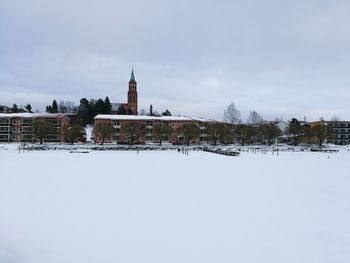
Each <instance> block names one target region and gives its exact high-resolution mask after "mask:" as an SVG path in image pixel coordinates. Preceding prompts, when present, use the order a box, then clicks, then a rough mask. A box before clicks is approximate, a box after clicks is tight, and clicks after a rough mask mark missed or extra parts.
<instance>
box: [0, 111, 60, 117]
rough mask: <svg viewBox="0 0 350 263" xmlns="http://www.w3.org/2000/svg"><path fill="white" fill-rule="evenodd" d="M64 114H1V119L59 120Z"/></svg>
mask: <svg viewBox="0 0 350 263" xmlns="http://www.w3.org/2000/svg"><path fill="white" fill-rule="evenodd" d="M63 115H64V114H63V113H28V112H21V113H0V118H59V117H61V116H63Z"/></svg>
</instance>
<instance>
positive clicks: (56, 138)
mask: <svg viewBox="0 0 350 263" xmlns="http://www.w3.org/2000/svg"><path fill="white" fill-rule="evenodd" d="M37 120H45V121H47V122H48V123H50V124H51V129H50V131H49V132H48V134H47V135H46V136H45V139H44V142H62V141H63V129H62V128H63V127H64V126H65V125H68V123H69V119H68V117H67V116H66V115H65V114H62V113H58V114H49V113H45V114H35V113H3V114H0V142H36V141H37V139H36V136H35V134H34V123H35V121H37Z"/></svg>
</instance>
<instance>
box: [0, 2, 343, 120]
mask: <svg viewBox="0 0 350 263" xmlns="http://www.w3.org/2000/svg"><path fill="white" fill-rule="evenodd" d="M349 14H350V1H349V0H344V1H341V0H332V1H329V0H325V1H323V0H293V1H290V0H288V1H283V0H275V1H273V0H264V1H261V0H240V1H235V0H221V1H220V0H213V1H211V0H174V1H167V0H147V1H146V0H144V1H142V0H128V1H126V0H125V1H119V0H26V1H23V0H0V104H5V105H12V104H13V103H17V104H19V105H21V104H26V103H31V104H32V105H33V108H34V109H40V110H44V106H45V105H47V104H50V103H51V102H52V100H53V99H56V100H73V101H75V102H76V104H78V103H79V100H80V98H82V97H86V98H88V99H90V98H99V97H103V98H104V97H105V96H109V98H110V100H111V101H112V102H124V101H126V92H127V88H128V81H129V78H130V72H131V68H132V67H134V68H135V77H136V80H137V81H138V92H139V103H140V106H139V108H148V107H149V104H153V107H154V108H155V109H156V110H158V111H162V110H165V109H166V108H167V109H169V110H170V111H171V112H172V113H173V114H181V115H188V116H196V117H210V118H217V119H222V115H223V111H224V108H225V107H226V106H227V105H228V104H229V103H230V102H231V101H233V102H234V103H235V104H236V105H237V107H238V108H239V109H240V111H241V112H242V116H243V119H246V117H247V116H248V114H249V111H251V110H256V111H257V112H259V113H260V114H261V115H263V116H264V118H265V119H273V118H275V117H280V116H282V117H283V118H284V119H285V120H288V119H290V118H291V117H297V118H300V119H302V118H303V117H304V116H306V117H307V119H308V120H313V119H319V118H320V117H324V118H326V119H327V118H331V117H332V116H334V115H337V116H339V117H340V118H341V119H348V120H350V109H349V105H350V103H349V102H350V72H349V69H350V16H349Z"/></svg>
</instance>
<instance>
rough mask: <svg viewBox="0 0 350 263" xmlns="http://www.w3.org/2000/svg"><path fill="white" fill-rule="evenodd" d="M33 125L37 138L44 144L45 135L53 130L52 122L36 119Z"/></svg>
mask: <svg viewBox="0 0 350 263" xmlns="http://www.w3.org/2000/svg"><path fill="white" fill-rule="evenodd" d="M33 126H34V127H33V128H34V129H33V130H34V135H35V138H36V139H39V141H40V144H43V141H44V139H45V136H46V135H47V134H49V133H50V131H51V130H52V125H51V123H50V122H47V121H45V120H42V119H35V120H34V124H33Z"/></svg>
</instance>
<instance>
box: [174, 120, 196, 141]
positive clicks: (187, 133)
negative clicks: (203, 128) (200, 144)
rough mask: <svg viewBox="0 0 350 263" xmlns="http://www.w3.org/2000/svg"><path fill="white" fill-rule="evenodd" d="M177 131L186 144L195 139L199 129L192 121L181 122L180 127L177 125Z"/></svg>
mask: <svg viewBox="0 0 350 263" xmlns="http://www.w3.org/2000/svg"><path fill="white" fill-rule="evenodd" d="M178 133H179V134H181V135H182V136H183V137H184V139H185V142H186V145H190V142H191V141H192V140H195V139H197V137H198V136H199V134H200V129H199V127H198V126H197V125H196V124H193V123H189V124H183V125H182V126H181V127H179V129H178Z"/></svg>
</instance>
